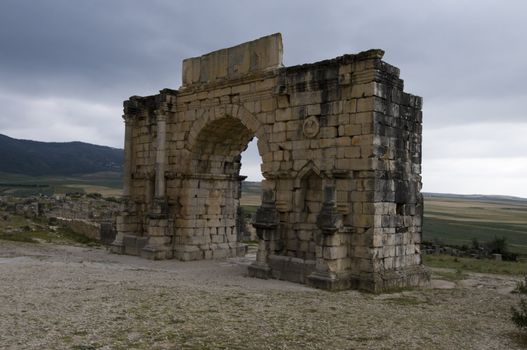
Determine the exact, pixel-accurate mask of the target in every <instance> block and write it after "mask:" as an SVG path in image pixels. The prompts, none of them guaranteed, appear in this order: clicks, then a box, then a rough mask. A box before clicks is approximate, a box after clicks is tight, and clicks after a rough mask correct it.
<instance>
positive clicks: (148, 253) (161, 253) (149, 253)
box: [141, 245, 169, 260]
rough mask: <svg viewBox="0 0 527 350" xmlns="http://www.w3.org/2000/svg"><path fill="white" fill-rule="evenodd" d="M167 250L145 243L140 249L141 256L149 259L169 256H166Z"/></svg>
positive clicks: (163, 258)
mask: <svg viewBox="0 0 527 350" xmlns="http://www.w3.org/2000/svg"><path fill="white" fill-rule="evenodd" d="M167 253H168V251H167V250H165V249H160V248H159V247H156V246H149V245H147V246H146V247H144V248H143V249H141V257H142V258H145V259H149V260H165V259H168V258H169V257H168V256H167Z"/></svg>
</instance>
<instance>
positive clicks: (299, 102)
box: [112, 34, 429, 292]
mask: <svg viewBox="0 0 527 350" xmlns="http://www.w3.org/2000/svg"><path fill="white" fill-rule="evenodd" d="M382 57H383V51H382V50H369V51H365V52H361V53H358V54H351V55H344V56H341V57H337V58H334V59H330V60H326V61H321V62H317V63H312V64H304V65H299V66H294V67H283V65H282V40H281V36H280V34H274V35H270V36H267V37H263V38H260V39H258V40H255V41H251V42H248V43H244V44H241V45H238V46H235V47H231V48H228V49H223V50H219V51H214V52H211V53H209V54H206V55H203V56H201V57H195V58H189V59H186V60H184V61H183V85H182V86H181V88H180V89H179V90H171V89H164V90H161V91H160V93H159V94H157V95H154V96H146V97H138V96H132V97H131V98H130V99H129V100H127V101H125V102H124V121H125V127H126V131H125V167H124V199H125V204H124V205H123V209H122V212H121V214H120V216H119V217H118V220H117V229H118V235H117V237H116V239H115V242H114V243H113V246H112V250H113V251H114V252H117V253H121V254H132V255H140V256H143V257H146V258H150V259H170V258H175V259H179V260H198V259H215V258H224V257H233V256H238V255H242V254H244V253H245V246H244V245H243V244H241V243H239V239H238V230H237V212H238V211H237V208H238V206H239V199H240V184H241V181H242V180H243V177H242V176H240V174H239V173H240V154H241V152H242V151H243V150H244V149H245V148H246V147H247V144H248V142H250V140H251V139H252V138H253V137H255V136H256V137H257V138H258V150H259V153H260V156H261V158H262V165H261V170H262V174H263V176H264V178H265V180H264V181H263V184H262V186H263V196H262V205H261V207H260V208H259V210H258V211H257V213H256V214H255V217H254V222H253V225H254V227H255V228H256V230H257V234H258V237H259V249H258V254H257V260H256V262H255V263H254V264H252V265H251V266H250V267H249V275H250V276H254V277H260V278H278V279H285V280H290V281H295V282H300V283H306V284H309V285H312V286H315V287H319V288H325V289H330V290H340V289H348V288H358V289H362V290H368V291H374V292H379V291H384V290H388V289H393V288H398V287H408V286H417V285H420V284H423V283H426V282H427V281H428V280H429V275H428V273H427V271H426V269H424V267H423V266H422V264H421V255H420V245H419V244H420V241H421V228H422V209H423V204H422V196H421V194H420V188H421V176H420V172H421V120H422V114H421V106H422V99H421V98H420V97H417V96H413V95H410V94H408V93H405V92H403V81H402V80H401V79H400V78H399V69H397V68H395V67H393V66H391V65H389V64H387V63H385V62H384V61H382Z"/></svg>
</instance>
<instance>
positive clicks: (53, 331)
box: [0, 241, 527, 350]
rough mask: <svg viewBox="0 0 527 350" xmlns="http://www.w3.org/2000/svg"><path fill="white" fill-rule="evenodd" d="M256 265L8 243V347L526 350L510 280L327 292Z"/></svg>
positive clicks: (3, 324) (2, 288) (480, 278)
mask: <svg viewBox="0 0 527 350" xmlns="http://www.w3.org/2000/svg"><path fill="white" fill-rule="evenodd" d="M250 261H251V260H250V258H246V259H229V260H223V261H201V262H187V263H184V262H178V261H147V260H143V259H139V258H135V257H129V256H118V255H111V254H108V253H107V252H106V251H105V250H103V249H94V248H86V247H72V246H56V245H51V244H23V243H15V242H7V241H0V315H1V317H0V349H84V350H86V349H302V350H306V349H522V348H524V347H525V346H526V344H527V341H526V340H525V338H524V337H522V336H521V335H520V333H518V332H517V330H516V329H515V327H514V326H513V324H512V323H511V322H510V321H509V317H510V316H509V315H510V307H511V306H512V305H515V304H516V303H517V296H515V295H513V294H511V293H510V290H512V288H514V286H515V284H516V281H515V280H514V279H512V278H508V277H500V276H488V275H471V276H469V278H468V279H465V280H463V281H458V282H456V283H453V282H448V281H434V288H431V289H426V290H417V291H408V292H403V293H396V294H385V295H371V294H363V293H359V292H355V291H347V292H339V293H329V292H324V291H319V290H314V289H310V288H307V287H304V286H302V285H298V284H293V283H288V282H282V281H274V280H258V279H252V278H247V277H245V274H246V265H247V264H249V263H250Z"/></svg>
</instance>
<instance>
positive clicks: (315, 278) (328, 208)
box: [307, 185, 349, 290]
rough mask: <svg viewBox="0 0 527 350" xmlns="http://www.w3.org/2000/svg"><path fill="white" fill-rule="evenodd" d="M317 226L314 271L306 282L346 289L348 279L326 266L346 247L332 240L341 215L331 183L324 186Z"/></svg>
mask: <svg viewBox="0 0 527 350" xmlns="http://www.w3.org/2000/svg"><path fill="white" fill-rule="evenodd" d="M317 227H318V228H319V229H320V232H319V233H318V237H317V239H316V241H317V251H316V264H315V271H314V272H313V273H312V274H311V275H309V276H308V278H307V280H308V284H309V285H311V286H313V287H316V288H321V289H326V290H341V289H348V288H349V281H348V280H342V279H341V278H339V276H338V274H337V273H335V271H331V269H330V268H329V266H328V260H333V259H337V258H342V257H341V256H340V255H341V250H346V249H347V247H346V246H345V245H342V244H339V245H335V244H333V242H332V241H333V240H334V237H335V236H336V235H337V232H338V231H339V230H340V229H341V228H342V215H341V214H340V213H338V212H337V204H336V190H335V186H333V185H326V186H324V202H323V203H322V209H321V210H320V213H319V214H318V217H317ZM345 254H346V253H345ZM345 254H344V255H345Z"/></svg>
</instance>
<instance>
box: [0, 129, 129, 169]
mask: <svg viewBox="0 0 527 350" xmlns="http://www.w3.org/2000/svg"><path fill="white" fill-rule="evenodd" d="M123 160H124V152H123V150H122V149H118V148H111V147H107V146H98V145H93V144H89V143H84V142H40V141H31V140H19V139H14V138H11V137H8V136H5V135H2V134H0V172H3V173H10V174H21V175H29V176H78V175H84V174H92V173H99V172H122V167H123Z"/></svg>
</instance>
